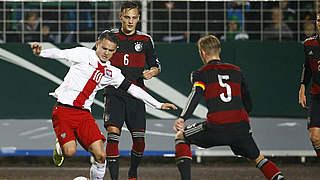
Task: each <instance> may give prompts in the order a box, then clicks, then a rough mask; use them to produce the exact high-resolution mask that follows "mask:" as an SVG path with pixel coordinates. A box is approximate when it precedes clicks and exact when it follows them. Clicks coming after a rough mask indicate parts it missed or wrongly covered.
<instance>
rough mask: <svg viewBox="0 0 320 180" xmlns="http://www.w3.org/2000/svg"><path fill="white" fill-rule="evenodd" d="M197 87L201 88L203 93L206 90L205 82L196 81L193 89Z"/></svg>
mask: <svg viewBox="0 0 320 180" xmlns="http://www.w3.org/2000/svg"><path fill="white" fill-rule="evenodd" d="M197 86H198V87H201V88H202V90H203V91H204V90H205V89H206V86H205V84H204V83H203V82H201V81H196V82H194V83H193V87H197Z"/></svg>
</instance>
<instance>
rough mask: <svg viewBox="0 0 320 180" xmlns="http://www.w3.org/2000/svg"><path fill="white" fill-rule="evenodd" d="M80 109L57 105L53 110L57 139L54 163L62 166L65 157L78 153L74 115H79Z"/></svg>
mask: <svg viewBox="0 0 320 180" xmlns="http://www.w3.org/2000/svg"><path fill="white" fill-rule="evenodd" d="M78 111H79V110H74V109H71V108H65V107H61V106H55V107H54V108H53V112H52V125H53V128H54V132H55V134H56V137H57V140H56V143H55V148H54V151H53V156H52V159H53V163H54V164H55V165H56V166H58V167H59V166H61V165H62V164H63V162H64V158H65V157H71V156H73V155H74V154H75V153H76V147H77V145H76V141H75V140H76V137H75V135H74V131H73V129H72V128H73V127H71V124H72V125H73V124H74V119H73V117H78Z"/></svg>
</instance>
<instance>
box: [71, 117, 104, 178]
mask: <svg viewBox="0 0 320 180" xmlns="http://www.w3.org/2000/svg"><path fill="white" fill-rule="evenodd" d="M82 119H83V120H81V121H80V123H79V126H78V127H77V128H76V129H75V134H76V137H77V140H78V142H79V143H80V144H81V146H82V147H83V148H84V149H85V150H87V151H88V152H90V153H91V154H92V155H93V157H94V162H93V163H92V164H91V168H90V179H91V180H98V179H103V177H104V174H105V169H106V163H105V159H106V154H105V151H104V146H103V143H104V142H105V140H106V139H105V137H104V136H103V134H102V133H101V131H100V129H99V127H98V125H97V123H96V121H95V120H94V119H93V117H92V116H91V114H90V112H85V111H84V112H83V115H82Z"/></svg>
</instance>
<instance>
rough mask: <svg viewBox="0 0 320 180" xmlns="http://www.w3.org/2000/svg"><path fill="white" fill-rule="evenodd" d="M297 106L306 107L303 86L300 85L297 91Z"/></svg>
mask: <svg viewBox="0 0 320 180" xmlns="http://www.w3.org/2000/svg"><path fill="white" fill-rule="evenodd" d="M299 104H300V105H301V106H302V107H303V108H306V107H307V98H306V95H305V86H304V85H303V84H302V85H301V87H300V90H299Z"/></svg>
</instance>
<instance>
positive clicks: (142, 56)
mask: <svg viewBox="0 0 320 180" xmlns="http://www.w3.org/2000/svg"><path fill="white" fill-rule="evenodd" d="M139 18H140V14H139V6H138V4H137V3H135V2H131V1H129V2H125V3H123V4H122V6H121V12H120V19H121V22H122V24H121V27H120V28H119V29H113V30H111V31H113V32H114V33H116V34H117V36H118V39H119V45H118V49H117V52H116V53H115V54H114V56H113V57H112V59H110V61H111V64H112V65H113V66H115V67H117V68H119V69H121V72H122V74H123V75H124V76H125V78H126V79H128V80H129V81H130V82H132V83H133V84H135V85H137V86H139V87H141V88H143V89H145V86H144V82H143V81H144V79H146V80H147V79H151V78H152V77H154V76H156V75H158V74H159V72H160V63H159V61H158V58H157V56H156V53H155V50H154V44H153V40H152V38H151V36H149V35H147V34H145V33H142V32H140V31H138V30H136V26H137V23H138V22H139ZM145 65H146V67H147V69H145ZM104 96H105V110H104V126H105V128H106V130H107V132H108V136H107V146H106V153H107V166H108V168H109V171H110V175H111V179H112V180H117V179H118V174H119V162H118V159H119V150H118V144H119V139H120V134H121V128H122V126H123V124H124V122H125V123H126V125H127V128H128V129H129V131H130V133H131V136H132V149H131V157H130V169H129V172H128V179H136V178H137V168H138V166H139V163H140V161H141V158H142V155H143V152H144V149H145V129H146V119H145V113H146V110H145V105H144V103H143V102H142V101H140V100H138V99H136V98H134V97H132V96H131V95H129V94H128V93H127V92H125V91H122V90H117V89H115V88H113V87H107V88H105V92H104Z"/></svg>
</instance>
